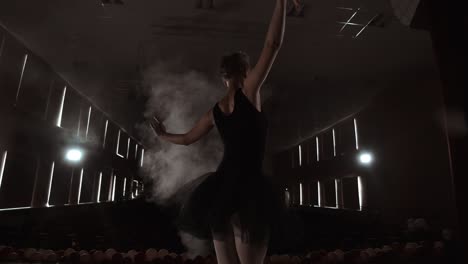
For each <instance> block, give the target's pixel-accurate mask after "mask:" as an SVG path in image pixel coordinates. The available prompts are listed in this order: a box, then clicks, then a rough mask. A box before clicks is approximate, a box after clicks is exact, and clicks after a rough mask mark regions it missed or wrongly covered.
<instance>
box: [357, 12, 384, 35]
mask: <svg viewBox="0 0 468 264" xmlns="http://www.w3.org/2000/svg"><path fill="white" fill-rule="evenodd" d="M377 16H378V15H375V16H374V17H373V18H372V19H371V20H369V22H368V23H367V24H366V25H365V26H364V27H363V28H362V29H361V30H360V31H359V32H358V33H357V34H356V36H354V38H357V37H359V35H361V33H362V32H363V31H364V29H366V28H367V27H368V26H369V25H370V23H372V21H374V19H375V18H377Z"/></svg>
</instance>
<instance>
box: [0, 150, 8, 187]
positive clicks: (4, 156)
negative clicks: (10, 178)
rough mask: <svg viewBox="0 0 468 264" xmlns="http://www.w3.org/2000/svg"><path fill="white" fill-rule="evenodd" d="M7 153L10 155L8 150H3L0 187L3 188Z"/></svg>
mask: <svg viewBox="0 0 468 264" xmlns="http://www.w3.org/2000/svg"><path fill="white" fill-rule="evenodd" d="M7 155H8V151H5V152H3V156H2V163H0V189H2V180H3V173H4V172H5V165H6V160H7Z"/></svg>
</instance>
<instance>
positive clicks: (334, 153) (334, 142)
mask: <svg viewBox="0 0 468 264" xmlns="http://www.w3.org/2000/svg"><path fill="white" fill-rule="evenodd" d="M332 134H333V157H336V135H335V129H332Z"/></svg>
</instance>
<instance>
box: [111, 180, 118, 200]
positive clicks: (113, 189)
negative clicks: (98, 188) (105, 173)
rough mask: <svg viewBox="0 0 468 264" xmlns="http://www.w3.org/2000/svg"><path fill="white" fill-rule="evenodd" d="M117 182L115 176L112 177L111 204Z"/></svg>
mask: <svg viewBox="0 0 468 264" xmlns="http://www.w3.org/2000/svg"><path fill="white" fill-rule="evenodd" d="M116 181H117V176H115V175H114V178H113V181H112V199H111V200H112V202H113V201H114V200H115V182H116Z"/></svg>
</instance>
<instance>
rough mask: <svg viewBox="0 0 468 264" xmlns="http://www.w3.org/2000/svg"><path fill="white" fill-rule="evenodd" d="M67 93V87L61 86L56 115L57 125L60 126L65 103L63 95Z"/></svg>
mask: <svg viewBox="0 0 468 264" xmlns="http://www.w3.org/2000/svg"><path fill="white" fill-rule="evenodd" d="M66 94H67V87H66V86H65V87H63V92H62V98H61V99H60V108H59V112H58V115H57V124H56V125H57V126H58V127H61V126H62V115H63V106H64V105H65V96H66Z"/></svg>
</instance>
